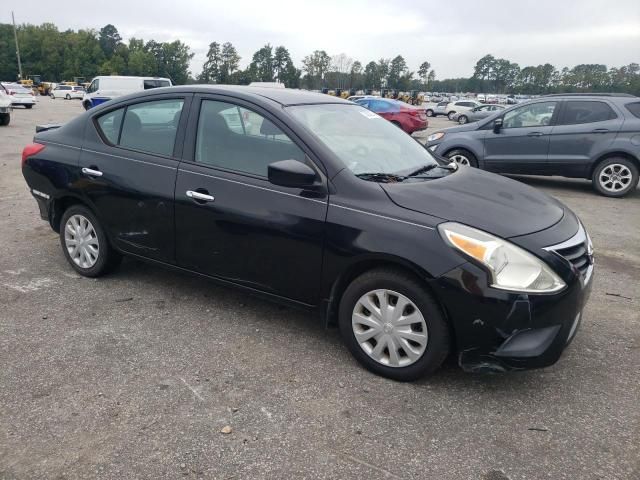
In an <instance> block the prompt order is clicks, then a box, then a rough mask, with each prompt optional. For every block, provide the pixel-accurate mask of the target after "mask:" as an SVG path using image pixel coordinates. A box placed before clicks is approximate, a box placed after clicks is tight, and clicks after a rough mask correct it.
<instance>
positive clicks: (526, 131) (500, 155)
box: [484, 101, 559, 174]
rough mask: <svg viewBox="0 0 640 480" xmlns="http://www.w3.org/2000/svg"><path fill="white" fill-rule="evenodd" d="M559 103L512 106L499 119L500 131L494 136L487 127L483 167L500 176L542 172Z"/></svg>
mask: <svg viewBox="0 0 640 480" xmlns="http://www.w3.org/2000/svg"><path fill="white" fill-rule="evenodd" d="M558 103H559V102H557V101H545V102H536V103H530V104H526V105H522V106H520V107H515V108H513V109H511V110H509V111H507V112H506V113H505V114H504V115H503V116H502V117H501V118H502V122H503V123H502V128H501V129H500V130H499V131H498V132H497V133H496V132H494V131H493V129H492V128H491V125H488V126H487V127H488V131H487V135H486V136H485V140H484V142H485V160H484V161H485V168H486V169H487V170H490V171H493V172H500V173H523V174H538V173H542V172H543V171H544V170H545V168H546V164H547V155H548V154H549V139H550V134H551V131H552V129H553V126H552V125H553V124H554V121H555V118H556V116H557V113H558V108H557V107H558Z"/></svg>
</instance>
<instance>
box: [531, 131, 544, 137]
mask: <svg viewBox="0 0 640 480" xmlns="http://www.w3.org/2000/svg"><path fill="white" fill-rule="evenodd" d="M542 135H544V133H542V132H531V133H530V134H529V136H530V137H541V136H542Z"/></svg>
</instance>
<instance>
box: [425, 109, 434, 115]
mask: <svg viewBox="0 0 640 480" xmlns="http://www.w3.org/2000/svg"><path fill="white" fill-rule="evenodd" d="M425 113H426V114H427V117H433V110H431V109H430V108H427V110H426V111H425Z"/></svg>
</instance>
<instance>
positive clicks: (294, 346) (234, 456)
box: [0, 98, 640, 480]
mask: <svg viewBox="0 0 640 480" xmlns="http://www.w3.org/2000/svg"><path fill="white" fill-rule="evenodd" d="M80 111H81V106H80V102H79V101H64V100H55V101H54V100H50V99H49V98H42V99H40V101H39V103H38V104H37V105H36V106H35V107H34V109H32V110H23V109H16V110H14V112H13V118H12V123H11V125H10V126H9V127H6V128H0V306H1V309H0V479H14V478H16V479H17V478H19V479H22V478H37V479H44V478H55V479H72V478H74V479H75V478H82V479H85V478H105V479H117V478H127V479H129V478H183V477H187V478H191V477H193V478H198V477H205V478H221V479H232V478H233V479H244V478H294V479H298V478H313V479H315V478H340V479H345V478H380V479H386V478H391V479H394V478H403V479H404V478H433V479H445V480H446V479H456V480H459V479H480V480H504V479H512V480H514V479H553V480H559V479H570V480H577V479H581V480H584V479H638V478H640V463H639V459H640V408H639V405H640V378H639V373H640V333H639V332H640V314H639V312H640V253H638V250H637V248H638V239H640V191H638V190H636V192H634V194H633V195H631V196H630V197H628V198H625V199H622V200H612V199H606V198H603V197H600V196H598V195H596V194H595V193H593V192H592V190H591V186H590V183H588V182H586V181H580V180H566V179H561V178H534V177H522V178H520V180H522V181H524V182H526V183H528V184H531V185H534V186H536V187H538V188H540V189H542V190H544V191H545V192H547V193H549V194H551V195H554V196H556V197H558V198H559V199H560V200H562V201H563V202H565V203H566V204H567V205H569V206H570V207H571V208H573V209H574V210H575V211H576V212H577V213H578V214H579V215H580V217H581V218H582V220H583V221H584V223H585V225H586V226H587V228H588V230H589V231H590V233H591V235H592V238H593V241H594V244H595V249H596V263H597V270H596V277H595V282H596V283H595V285H594V290H593V293H592V296H591V300H590V303H589V304H588V306H587V308H586V311H585V315H584V322H583V324H582V328H581V330H580V331H579V333H578V335H577V337H576V339H575V341H574V342H573V343H572V345H571V346H570V347H569V349H568V350H567V351H566V352H565V354H564V356H563V357H562V358H561V360H560V362H559V363H558V364H556V365H555V366H553V367H551V368H547V369H544V370H537V371H529V372H521V373H515V374H514V373H511V374H506V375H498V376H477V375H470V374H465V373H463V372H462V371H461V370H459V369H458V368H457V366H456V365H455V363H453V362H451V363H450V364H449V365H447V366H445V368H443V369H442V370H441V371H440V372H439V373H438V374H436V375H435V376H434V377H432V378H431V379H429V380H425V381H421V382H417V383H413V384H401V383H395V382H392V381H389V380H386V379H383V378H380V377H376V376H374V375H372V374H370V373H368V372H366V371H364V370H363V369H362V368H360V367H359V366H358V365H357V364H356V362H355V360H353V359H352V358H351V356H350V355H349V353H348V352H347V350H346V349H345V348H344V347H343V346H342V344H341V342H340V339H339V335H338V332H337V331H335V330H328V331H327V330H325V329H324V327H323V325H322V324H321V322H317V321H316V318H314V317H312V316H310V315H308V314H306V313H304V312H299V311H294V310H289V309H285V308H282V307H279V306H277V305H273V304H271V303H266V302H264V301H262V300H258V299H255V298H252V297H248V296H246V295H243V294H240V293H238V292H236V291H234V290H230V289H227V288H222V287H218V286H216V285H214V284H210V283H207V282H206V281H203V280H201V279H197V278H192V277H189V276H185V275H180V274H176V273H172V272H167V271H164V270H160V269H157V268H155V267H152V266H149V265H146V264H144V263H140V262H137V261H131V260H129V261H126V260H125V262H123V264H122V266H121V268H120V269H119V270H117V271H116V272H115V273H114V274H112V275H110V276H108V277H104V278H101V279H98V280H90V279H85V278H81V277H79V276H78V275H77V274H75V273H74V271H73V270H72V269H71V267H69V266H68V265H67V264H66V262H65V260H64V258H63V256H62V253H61V251H60V245H59V242H58V237H57V235H56V234H55V233H53V232H52V231H51V230H50V228H49V227H48V225H47V224H46V223H45V222H43V221H41V220H40V219H39V216H38V213H37V206H36V202H35V200H34V199H33V198H32V197H31V195H30V194H29V192H28V191H27V187H26V184H25V183H24V180H23V178H22V174H21V172H20V152H21V150H22V148H23V146H24V145H25V144H27V143H29V141H30V139H31V137H32V136H33V133H34V126H35V125H36V124H38V123H48V122H63V121H65V120H67V119H69V118H71V117H73V116H74V115H77V114H78V113H80ZM430 122H431V123H432V124H433V125H434V126H436V127H438V128H440V127H442V126H448V125H452V123H451V122H449V121H448V120H446V119H444V118H438V119H430ZM421 136H422V137H424V136H425V135H424V134H422V135H421ZM225 426H230V427H231V429H232V432H231V433H229V434H224V433H221V429H223V427H225Z"/></svg>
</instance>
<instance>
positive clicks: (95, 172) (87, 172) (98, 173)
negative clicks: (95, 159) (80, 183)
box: [82, 167, 102, 177]
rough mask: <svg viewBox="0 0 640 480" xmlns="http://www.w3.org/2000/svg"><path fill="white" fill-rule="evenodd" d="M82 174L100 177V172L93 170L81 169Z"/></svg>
mask: <svg viewBox="0 0 640 480" xmlns="http://www.w3.org/2000/svg"><path fill="white" fill-rule="evenodd" d="M82 173H84V174H85V175H89V176H91V177H101V176H102V172H101V171H100V170H95V169H93V168H86V167H82Z"/></svg>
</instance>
